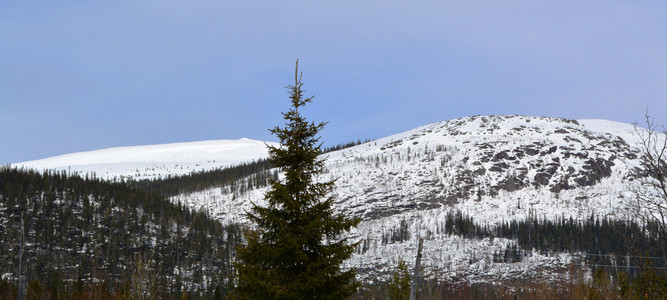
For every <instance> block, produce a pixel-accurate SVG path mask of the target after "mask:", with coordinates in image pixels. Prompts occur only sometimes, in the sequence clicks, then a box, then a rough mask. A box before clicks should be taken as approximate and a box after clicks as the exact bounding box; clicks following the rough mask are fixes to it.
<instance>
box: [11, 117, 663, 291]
mask: <svg viewBox="0 0 667 300" xmlns="http://www.w3.org/2000/svg"><path fill="white" fill-rule="evenodd" d="M638 130H639V131H640V132H641V131H642V130H643V129H641V128H640V129H638ZM661 138H665V137H664V136H662V137H661ZM638 142H639V137H638V135H637V132H636V131H635V127H634V126H633V125H630V124H626V123H619V122H614V121H606V120H569V119H562V118H552V117H527V116H473V117H465V118H460V119H455V120H449V121H443V122H438V123H434V124H429V125H426V126H423V127H419V128H416V129H413V130H410V131H407V132H403V133H399V134H396V135H392V136H389V137H386V138H382V139H378V140H375V141H371V142H368V143H364V144H361V145H358V146H354V147H351V148H347V149H343V150H340V151H335V152H330V153H327V154H324V155H325V157H326V160H325V172H324V174H322V175H321V180H332V179H333V180H336V188H335V191H334V193H335V195H336V209H337V210H338V212H340V213H344V214H346V215H350V216H356V217H359V218H361V220H362V221H361V223H360V224H359V226H358V227H357V228H356V229H354V230H353V231H352V232H351V233H350V238H351V239H352V240H354V241H358V242H359V243H360V249H359V251H358V252H357V253H355V254H354V255H353V257H352V258H351V259H350V260H349V261H348V262H347V263H346V265H347V267H354V268H356V269H357V270H358V273H359V276H360V278H361V279H362V280H365V281H370V280H374V279H377V278H384V279H386V276H387V275H388V274H390V272H391V271H393V270H394V269H395V267H396V266H397V264H398V261H399V260H406V261H407V262H408V263H412V262H413V260H414V257H415V255H416V253H415V252H416V248H417V247H416V245H417V242H418V239H419V238H424V239H425V241H424V255H423V261H422V265H423V266H424V269H425V272H426V274H427V275H428V276H431V277H435V276H437V277H438V278H443V279H445V278H453V277H457V278H461V277H465V278H467V279H469V280H485V281H488V280H489V279H491V280H502V279H505V278H514V277H517V276H525V277H530V278H533V277H536V276H543V277H551V276H560V275H558V274H561V275H562V274H563V272H564V270H566V269H567V267H568V266H570V265H571V264H573V263H575V264H576V263H580V262H578V260H577V255H579V254H577V253H544V252H540V251H533V252H532V253H527V254H526V256H525V257H524V258H522V259H521V261H520V262H512V263H505V262H497V261H496V260H495V259H494V254H496V253H499V252H502V251H504V250H506V249H507V248H508V247H509V246H510V245H511V244H513V243H514V242H515V241H514V240H511V239H507V238H467V237H463V236H461V235H452V234H448V233H446V232H445V230H443V226H444V225H443V224H444V223H443V222H444V220H445V219H447V217H448V216H449V215H451V214H452V213H453V212H462V213H463V214H465V215H468V216H470V217H471V218H472V220H473V221H474V222H475V223H477V224H480V225H484V226H487V227H490V228H493V227H494V226H497V225H498V224H501V223H503V222H506V221H509V220H526V219H528V218H531V217H532V218H539V219H540V220H557V219H560V220H562V219H568V218H570V217H571V218H572V219H574V220H585V219H587V218H590V217H591V216H598V217H606V218H611V219H627V218H629V217H630V214H629V212H628V211H627V209H626V208H627V206H628V204H629V203H630V201H632V193H631V192H630V190H631V188H632V187H633V186H634V185H637V184H639V182H640V181H639V180H635V179H636V178H635V175H633V174H634V172H633V171H634V170H636V169H637V168H638V167H639V166H640V163H639V156H640V153H639V151H638V149H637V147H636V146H637V143H638ZM266 156H267V152H266V148H265V144H264V142H259V141H252V140H246V139H242V140H237V141H207V142H197V143H180V144H169V145H156V146H141V147H123V148H113V149H106V150H99V151H91V152H84V153H75V154H70V155H63V156H59V157H54V158H50V159H45V160H39V161H32V162H25V163H20V164H15V165H16V166H25V167H31V168H36V169H53V168H56V169H69V170H72V171H77V172H81V173H89V172H95V173H96V175H97V176H98V177H103V178H110V179H113V178H136V179H143V178H160V177H166V176H168V175H179V174H187V173H190V172H192V171H200V170H208V169H214V168H219V167H221V166H225V165H231V164H235V163H239V162H242V161H250V160H253V159H258V158H264V157H266ZM265 192H266V188H256V189H252V188H250V189H243V190H238V189H234V188H233V187H232V186H220V187H216V188H212V189H207V190H202V191H198V192H194V193H188V194H181V195H177V196H174V197H172V198H171V199H172V201H174V202H181V203H183V204H185V205H187V206H189V207H191V208H193V209H197V210H202V211H206V212H208V213H209V214H210V215H211V216H213V217H214V218H217V219H219V220H220V221H222V222H223V223H245V224H247V220H246V219H245V217H244V211H247V210H249V209H250V206H251V201H252V202H254V203H257V204H259V205H263V204H265V202H264V199H263V198H264V193H265ZM397 236H398V238H396V237H397ZM544 270H551V271H549V272H544ZM378 276H379V277H378ZM383 276H384V277H383Z"/></svg>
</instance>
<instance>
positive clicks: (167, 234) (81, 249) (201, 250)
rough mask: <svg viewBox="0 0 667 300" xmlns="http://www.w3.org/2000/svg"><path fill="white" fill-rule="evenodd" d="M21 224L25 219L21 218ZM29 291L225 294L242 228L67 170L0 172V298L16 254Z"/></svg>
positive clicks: (12, 279) (11, 279) (7, 291)
mask: <svg viewBox="0 0 667 300" xmlns="http://www.w3.org/2000/svg"><path fill="white" fill-rule="evenodd" d="M22 223H23V224H22ZM22 226H23V228H24V235H25V245H24V248H23V270H24V274H25V275H26V278H27V281H26V282H28V283H30V289H31V290H33V291H34V290H36V291H37V292H38V293H41V292H40V291H42V290H43V293H42V294H39V295H36V298H42V297H43V298H50V297H54V298H56V297H57V295H60V297H61V298H70V299H77V298H84V297H86V296H85V295H86V294H85V293H91V292H93V293H97V294H95V295H97V296H96V297H101V296H103V295H104V294H105V293H115V294H117V295H121V296H122V295H126V296H127V295H129V293H132V292H137V291H139V292H141V291H142V290H144V288H142V287H144V284H145V283H146V282H148V283H150V284H151V287H149V290H150V289H151V288H152V293H153V294H155V293H157V294H159V295H162V297H170V296H172V297H173V296H179V297H180V295H181V294H185V295H188V294H194V295H208V296H213V295H214V294H215V293H218V294H220V293H224V292H225V290H226V288H227V286H228V281H229V280H230V276H231V273H230V272H231V267H230V263H231V256H232V255H233V252H234V251H235V250H234V249H235V245H236V243H237V242H238V241H240V235H241V232H240V229H239V228H238V227H235V226H222V225H221V224H220V223H219V222H216V221H215V220H212V219H211V218H209V217H208V216H207V215H206V214H204V213H197V212H194V211H191V210H189V209H187V208H184V207H182V206H180V205H174V204H172V203H170V202H168V201H167V200H166V199H164V197H163V196H161V195H159V194H155V193H147V192H145V191H142V190H139V189H134V188H130V187H128V186H126V185H125V184H121V183H109V182H105V181H100V180H97V179H90V178H81V177H78V176H69V175H66V174H65V173H64V172H61V173H54V172H45V173H44V174H39V173H36V172H32V171H20V170H16V169H3V170H0V244H2V245H3V246H2V249H3V251H1V252H0V298H11V297H10V296H9V295H11V289H15V287H11V286H12V285H13V284H15V283H16V280H17V276H16V274H17V271H18V269H19V267H18V266H19V265H18V264H19V259H18V257H19V254H20V253H21V251H20V249H21V235H20V232H21V228H22Z"/></svg>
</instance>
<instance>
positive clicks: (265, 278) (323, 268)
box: [235, 61, 359, 299]
mask: <svg viewBox="0 0 667 300" xmlns="http://www.w3.org/2000/svg"><path fill="white" fill-rule="evenodd" d="M294 79H295V83H294V85H291V86H288V87H287V88H288V89H289V90H290V92H289V94H290V99H291V104H292V107H291V108H290V110H289V111H288V112H286V113H283V118H284V119H285V121H286V123H285V127H275V128H274V129H272V130H270V131H271V133H273V134H275V135H276V136H278V138H279V139H280V144H281V145H280V146H279V147H269V155H270V160H271V163H272V164H273V166H274V167H277V168H279V169H280V170H281V172H283V173H284V175H285V177H284V179H283V180H280V181H278V180H272V181H271V183H270V190H269V191H268V192H267V194H266V196H265V198H266V200H267V201H268V207H260V206H258V205H253V208H252V212H248V217H249V219H250V220H251V221H253V222H254V223H255V225H256V228H257V229H256V230H251V231H248V233H247V235H246V238H247V240H248V241H247V245H245V246H240V247H239V248H238V261H237V263H236V266H237V270H238V283H237V287H236V290H235V292H236V295H235V296H238V297H240V298H248V299H344V298H347V297H348V296H350V295H351V294H353V293H354V292H355V290H356V289H357V287H358V282H357V281H356V279H355V273H354V271H353V270H347V271H345V270H342V269H341V264H342V262H343V261H345V260H346V259H347V258H349V257H350V255H351V254H352V252H353V251H354V247H355V246H354V245H350V244H349V243H348V241H347V239H346V238H344V237H342V236H341V235H342V234H343V233H345V232H346V231H348V230H349V229H350V228H352V227H353V226H356V225H357V224H358V222H359V221H358V220H356V219H349V218H347V217H345V216H341V215H338V216H334V212H333V200H334V198H333V197H332V196H328V194H330V192H331V190H332V188H333V185H334V183H333V182H332V181H329V182H316V181H315V177H316V176H317V175H318V174H321V173H322V169H323V160H322V159H321V158H319V157H318V156H319V154H320V153H321V145H322V144H321V143H320V142H319V137H317V134H318V132H319V131H320V130H321V129H322V128H323V127H324V125H325V124H326V123H325V122H322V123H319V124H315V123H314V122H308V121H306V119H305V118H304V117H303V116H302V115H301V113H300V111H299V109H301V108H302V107H303V106H304V105H306V104H307V103H309V102H311V101H312V99H313V97H308V98H304V96H303V92H304V91H303V90H302V89H301V88H302V85H303V84H302V83H301V74H299V72H298V61H297V67H296V72H295V78H294Z"/></svg>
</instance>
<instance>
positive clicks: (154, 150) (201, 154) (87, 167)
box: [13, 138, 276, 179]
mask: <svg viewBox="0 0 667 300" xmlns="http://www.w3.org/2000/svg"><path fill="white" fill-rule="evenodd" d="M265 143H266V142H263V141H256V140H250V139H246V138H243V139H239V140H212V141H201V142H189V143H173V144H161V145H148V146H132V147H116V148H109V149H102V150H96V151H87V152H79V153H72V154H66V155H60V156H55V157H50V158H45V159H40V160H34V161H27V162H22V163H17V164H13V166H16V167H25V168H32V169H36V170H45V169H50V170H68V171H72V172H78V173H81V174H86V173H91V174H92V173H95V174H96V176H97V177H99V178H103V179H114V178H116V179H122V178H133V179H154V178H162V177H167V176H169V175H171V176H175V175H183V174H188V173H190V172H193V171H202V170H211V169H216V168H220V167H224V166H229V165H234V164H238V163H241V162H248V161H252V160H257V159H261V158H266V157H268V151H267V149H266V145H265ZM268 144H272V145H276V144H275V143H268Z"/></svg>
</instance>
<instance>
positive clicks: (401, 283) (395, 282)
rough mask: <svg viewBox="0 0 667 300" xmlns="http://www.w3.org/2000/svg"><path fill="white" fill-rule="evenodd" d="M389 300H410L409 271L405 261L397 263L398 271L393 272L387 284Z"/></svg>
mask: <svg viewBox="0 0 667 300" xmlns="http://www.w3.org/2000/svg"><path fill="white" fill-rule="evenodd" d="M389 298H390V299H394V300H408V299H410V271H409V270H408V265H407V264H406V263H405V261H402V260H401V261H399V262H398V269H396V271H394V274H393V276H392V281H391V283H390V284H389Z"/></svg>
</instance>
